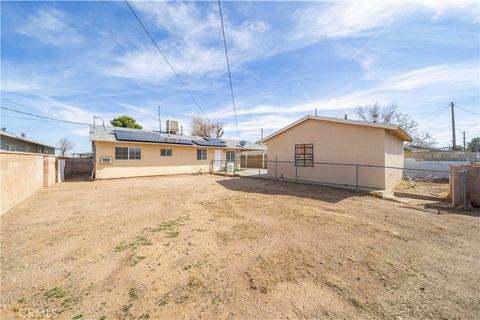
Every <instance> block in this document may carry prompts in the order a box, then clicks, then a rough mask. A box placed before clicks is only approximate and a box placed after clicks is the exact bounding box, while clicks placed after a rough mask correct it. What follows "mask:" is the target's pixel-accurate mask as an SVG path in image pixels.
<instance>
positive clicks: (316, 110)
mask: <svg viewBox="0 0 480 320" xmlns="http://www.w3.org/2000/svg"><path fill="white" fill-rule="evenodd" d="M316 116H317V108H315V117H316Z"/></svg>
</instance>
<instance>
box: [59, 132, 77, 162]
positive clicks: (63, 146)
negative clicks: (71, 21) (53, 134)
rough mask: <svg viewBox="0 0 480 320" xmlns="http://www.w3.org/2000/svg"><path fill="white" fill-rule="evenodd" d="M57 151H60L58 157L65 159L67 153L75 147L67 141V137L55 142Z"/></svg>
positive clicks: (71, 142)
mask: <svg viewBox="0 0 480 320" xmlns="http://www.w3.org/2000/svg"><path fill="white" fill-rule="evenodd" d="M57 145H58V149H59V150H60V155H61V156H62V157H65V154H66V153H67V151H70V150H72V149H73V148H74V147H75V142H73V141H71V140H69V139H68V138H67V137H63V138H61V139H60V140H58V142H57Z"/></svg>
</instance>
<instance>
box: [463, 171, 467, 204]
mask: <svg viewBox="0 0 480 320" xmlns="http://www.w3.org/2000/svg"><path fill="white" fill-rule="evenodd" d="M467 172H468V171H467V169H463V173H462V185H463V209H467Z"/></svg>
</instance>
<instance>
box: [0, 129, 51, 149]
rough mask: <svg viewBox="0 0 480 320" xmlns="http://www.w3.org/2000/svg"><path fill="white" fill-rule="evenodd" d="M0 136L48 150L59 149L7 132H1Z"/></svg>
mask: <svg viewBox="0 0 480 320" xmlns="http://www.w3.org/2000/svg"><path fill="white" fill-rule="evenodd" d="M0 135H2V136H6V137H10V138H13V139H17V140H21V141H25V142H28V143H33V144H36V145H39V146H44V147H48V148H52V149H57V147H54V146H51V145H48V144H45V143H41V142H37V141H34V140H31V139H27V138H25V137H22V136H18V135H16V134H15V133H11V132H7V131H2V130H0Z"/></svg>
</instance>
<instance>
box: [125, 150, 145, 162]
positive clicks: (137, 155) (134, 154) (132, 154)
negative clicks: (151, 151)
mask: <svg viewBox="0 0 480 320" xmlns="http://www.w3.org/2000/svg"><path fill="white" fill-rule="evenodd" d="M128 159H130V160H140V159H142V151H141V149H140V148H128Z"/></svg>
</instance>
